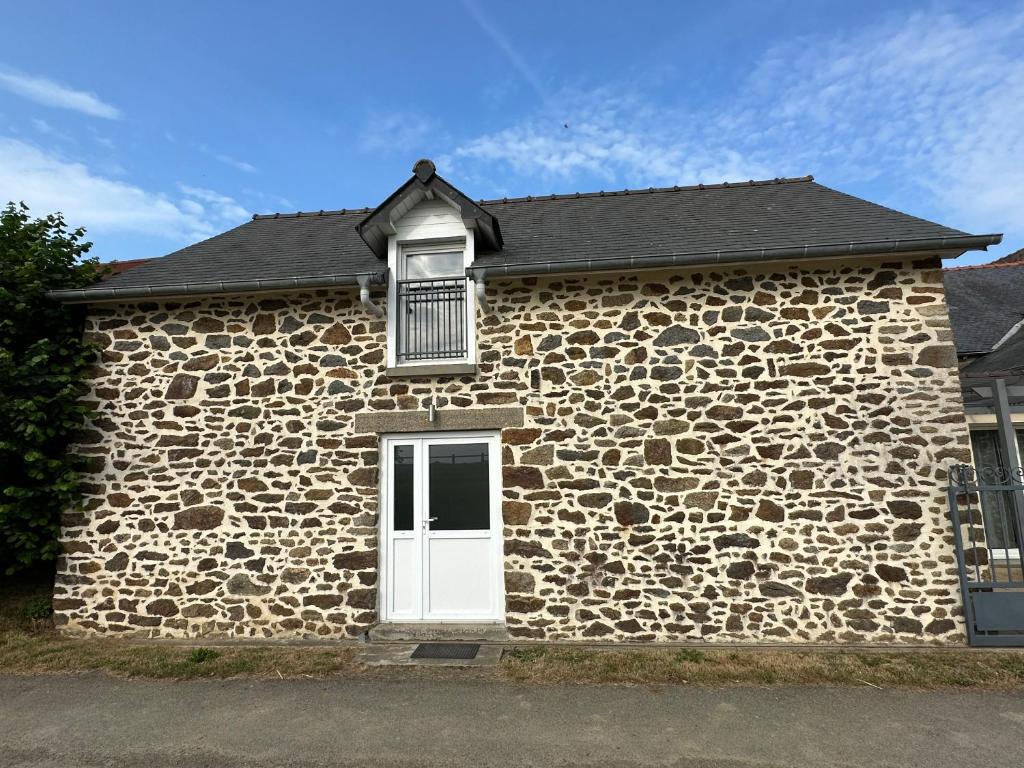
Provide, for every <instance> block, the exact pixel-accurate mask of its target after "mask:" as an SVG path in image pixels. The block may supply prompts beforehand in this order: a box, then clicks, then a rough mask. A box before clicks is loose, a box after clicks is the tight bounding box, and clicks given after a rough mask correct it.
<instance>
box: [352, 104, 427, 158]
mask: <svg viewBox="0 0 1024 768" xmlns="http://www.w3.org/2000/svg"><path fill="white" fill-rule="evenodd" d="M441 138H443V136H442V135H441V133H440V129H439V128H438V125H437V123H436V121H434V120H433V119H432V118H430V117H428V116H426V115H421V114H418V113H416V112H409V111H404V112H403V111H400V112H372V113H370V115H369V116H368V117H367V120H366V124H365V125H364V126H363V130H362V133H361V134H360V136H359V148H360V149H361V150H362V151H363V152H374V153H382V154H385V153H386V154H392V153H405V152H412V151H414V150H417V149H419V148H421V147H422V146H423V145H424V144H425V143H427V141H428V139H429V140H430V142H431V143H435V142H437V141H438V140H439V139H441Z"/></svg>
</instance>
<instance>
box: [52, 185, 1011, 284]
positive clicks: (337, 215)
mask: <svg viewBox="0 0 1024 768" xmlns="http://www.w3.org/2000/svg"><path fill="white" fill-rule="evenodd" d="M479 204H480V206H481V207H482V208H483V209H485V210H486V211H488V212H489V213H491V214H493V215H494V217H495V218H496V219H497V221H498V222H500V226H501V232H502V235H503V237H504V247H503V248H502V250H501V251H500V252H498V253H491V254H478V256H477V260H476V262H475V264H474V266H481V267H482V266H486V267H494V266H499V267H500V266H505V265H509V266H517V267H518V268H520V270H522V269H523V268H525V269H533V268H534V266H536V268H537V271H538V272H540V271H545V270H544V269H542V267H543V266H544V265H548V267H549V268H550V265H551V262H560V261H563V260H580V259H615V258H622V257H629V258H633V259H635V258H637V257H641V258H643V257H656V256H665V255H670V254H671V255H676V254H691V255H693V260H692V261H691V262H690V263H716V262H717V261H719V260H723V256H722V254H723V253H726V254H728V253H730V252H740V251H742V252H748V253H749V252H756V251H758V250H763V249H792V252H786V253H784V254H780V255H784V256H785V257H786V258H789V257H791V256H792V257H795V258H798V257H800V256H803V255H806V256H812V255H815V254H814V253H812V252H811V251H810V250H808V248H809V247H811V249H812V250H813V247H815V246H834V247H835V248H836V255H839V254H843V253H848V252H849V253H864V252H885V251H886V250H889V249H890V248H889V246H890V245H892V246H893V247H892V249H893V250H897V248H896V245H899V248H898V249H902V250H912V248H913V246H914V241H921V242H922V247H927V248H928V249H932V248H935V249H940V248H947V249H950V248H954V247H955V248H958V249H959V250H961V251H962V250H966V249H968V248H979V247H985V245H987V244H990V243H992V242H998V240H999V236H987V235H986V236H978V237H975V236H970V235H967V234H966V233H964V232H961V231H959V230H956V229H951V228H949V227H945V226H942V225H940V224H935V223H933V222H930V221H926V220H924V219H919V218H916V217H913V216H909V215H907V214H904V213H900V212H899V211H895V210H892V209H890V208H885V207H883V206H880V205H876V204H874V203H870V202H868V201H866V200H862V199H860V198H857V197H853V196H851V195H847V194H844V193H842V192H838V191H836V190H834V189H830V188H829V187H826V186H823V185H821V184H818V183H816V182H815V181H814V180H813V177H810V176H807V177H801V178H795V179H772V180H767V181H751V182H742V183H733V184H718V185H696V186H690V187H670V188H660V189H651V190H639V191H632V190H631V191H621V192H597V193H576V194H569V195H550V196H545V197H526V198H513V199H501V200H482V201H480V203H479ZM369 212H370V209H365V208H364V209H358V210H347V211H346V210H343V211H320V212H314V213H297V214H271V215H262V216H255V217H253V220H252V221H249V222H247V223H245V224H243V225H241V226H239V227H236V228H235V229H232V230H230V231H228V232H225V233H224V234H221V235H217V236H216V237H212V238H210V239H209V240H204V241H202V242H200V243H196V244H195V245H191V246H188V247H187V248H183V249H181V250H179V251H175V252H174V253H172V254H170V255H168V256H165V257H163V258H160V259H154V260H152V261H150V262H148V263H146V264H143V265H141V266H139V267H136V268H135V269H132V270H130V271H128V272H124V273H121V274H119V275H115V276H114V277H112V278H111V279H109V280H107V281H106V282H105V283H103V285H102V286H96V287H95V288H89V289H87V290H86V291H85V292H84V294H83V293H81V292H78V294H76V295H75V296H72V295H70V293H69V294H68V295H62V294H60V293H58V294H55V295H57V297H58V298H63V299H69V300H88V299H89V298H90V297H91V296H96V297H101V296H103V294H107V296H106V298H110V294H112V293H117V294H119V295H126V296H133V297H138V296H139V295H141V294H142V293H143V292H145V293H147V294H150V295H161V294H163V295H168V294H170V293H171V289H172V288H175V287H177V288H181V286H182V285H185V284H188V285H191V286H192V288H193V289H194V290H193V291H191V292H209V293H218V292H221V293H223V292H229V290H241V289H240V288H239V287H238V285H239V284H244V285H252V284H254V283H255V282H257V281H269V282H270V283H272V284H276V283H281V284H282V285H284V284H285V283H289V284H294V285H297V284H298V283H300V282H301V281H302V280H305V279H311V278H312V279H320V280H321V281H322V282H321V283H320V284H331V283H332V281H333V282H346V281H347V282H353V280H354V276H355V275H357V274H359V273H369V272H378V273H379V272H380V271H381V270H383V269H384V268H385V267H386V264H385V263H384V262H383V261H382V260H380V259H378V258H377V257H376V256H375V255H374V254H373V252H371V250H370V248H369V247H368V246H367V245H366V243H364V242H363V240H362V239H361V238H360V236H359V234H358V233H357V231H356V228H355V226H356V224H357V223H359V221H361V220H362V219H364V218H365V217H366V215H367V213H369ZM947 238H952V240H950V241H949V242H947V241H946V239H947ZM963 238H974V239H973V240H970V241H964V240H963ZM897 241H899V242H898V243H897ZM926 241H927V245H926V246H925V245H924V244H925V243H926ZM855 244H859V246H858V247H859V250H857V249H856V248H854V247H853V245H855ZM961 246H962V247H961ZM876 248H877V250H872V249H876ZM817 255H822V254H821V253H818V254H817ZM761 256H762V257H764V258H768V256H767V255H765V253H762V254H761ZM595 268H596V267H595ZM275 281H276V282H275ZM196 284H204V285H201V286H198V287H197V286H196ZM218 286H220V287H219V289H218ZM99 289H116V291H110V290H103V291H102V293H100V292H94V290H96V291H99Z"/></svg>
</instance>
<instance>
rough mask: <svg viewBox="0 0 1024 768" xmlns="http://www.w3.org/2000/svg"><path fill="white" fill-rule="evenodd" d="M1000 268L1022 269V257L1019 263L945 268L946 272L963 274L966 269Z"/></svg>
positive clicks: (1005, 262) (1009, 262)
mask: <svg viewBox="0 0 1024 768" xmlns="http://www.w3.org/2000/svg"><path fill="white" fill-rule="evenodd" d="M1001 267H1024V257H1022V258H1021V260H1020V261H1001V262H1000V261H990V262H989V263H988V264H964V265H963V266H962V267H946V268H945V271H946V272H963V271H965V270H968V269H999V268H1001Z"/></svg>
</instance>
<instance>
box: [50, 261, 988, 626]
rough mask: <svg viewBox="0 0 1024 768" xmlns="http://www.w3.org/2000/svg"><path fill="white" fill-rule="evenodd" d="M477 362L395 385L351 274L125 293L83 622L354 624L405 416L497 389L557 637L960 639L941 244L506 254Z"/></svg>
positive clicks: (521, 559)
mask: <svg viewBox="0 0 1024 768" xmlns="http://www.w3.org/2000/svg"><path fill="white" fill-rule="evenodd" d="M488 293H489V297H490V300H491V301H492V303H493V305H494V306H495V308H496V310H497V314H496V315H494V316H487V317H483V316H480V317H478V318H477V322H478V324H479V325H478V327H479V354H480V366H479V368H480V371H479V374H478V375H477V376H475V377H473V376H466V377H448V378H444V377H441V378H435V379H423V380H408V379H397V378H395V379H392V378H387V377H386V376H385V373H384V369H385V343H386V334H385V323H384V322H383V321H377V320H374V319H372V318H370V317H369V315H368V314H367V313H366V311H365V310H364V309H363V308H362V307H361V306H360V304H359V301H358V296H357V292H356V291H355V290H346V289H339V290H332V291H306V292H294V293H283V294H279V295H263V296H232V297H214V298H205V299H201V300H188V301H166V302H161V303H158V304H157V303H142V304H120V305H111V304H98V305H94V306H93V307H92V309H91V313H90V317H89V321H88V337H89V338H90V339H91V340H93V341H95V342H96V343H97V344H98V345H100V346H101V347H102V353H101V356H100V358H99V360H98V362H97V364H96V367H95V371H94V373H93V377H92V382H91V392H90V394H89V396H88V402H89V404H90V405H91V406H92V407H93V408H94V410H95V414H96V418H95V422H94V424H93V425H92V426H91V428H90V429H89V430H88V431H87V432H86V434H85V436H84V438H83V441H82V445H81V448H80V450H81V451H82V452H84V453H85V454H87V455H88V456H89V458H90V462H91V474H90V476H89V478H88V481H89V482H88V487H87V496H86V498H85V503H84V506H83V508H82V509H80V510H76V511H72V512H69V513H68V514H67V515H66V517H65V519H64V526H63V534H62V538H63V549H64V554H63V556H62V558H61V560H60V564H59V575H58V580H57V594H56V600H55V607H56V612H57V620H58V622H59V623H60V625H61V626H62V628H63V629H64V630H65V631H67V632H70V633H77V634H118V635H136V636H144V637H196V636H211V637H239V638H242V637H246V638H287V637H323V638H331V637H337V638H351V637H353V636H356V635H358V634H360V633H361V632H363V631H364V630H366V629H367V628H369V627H370V626H372V625H373V624H374V623H375V622H376V620H377V613H376V605H377V581H378V575H377V551H376V542H377V526H378V518H377V494H378V487H377V483H378V466H377V465H378V437H377V435H375V434H359V433H356V432H355V430H354V426H353V425H354V417H355V414H357V413H364V414H365V413H372V412H380V411H398V410H420V409H423V408H424V407H425V404H426V403H427V402H428V401H429V399H430V398H433V399H434V402H435V403H436V405H437V406H438V407H439V408H441V409H442V411H444V410H449V411H450V410H452V409H470V408H485V407H489V406H495V405H500V406H503V407H510V406H518V407H522V408H523V409H524V410H525V421H524V424H523V426H522V427H520V428H513V429H506V430H504V431H503V433H502V442H503V456H502V461H503V474H504V482H503V486H504V487H503V497H504V502H503V513H504V521H505V528H504V541H505V566H504V567H505V574H506V590H507V623H508V628H509V631H510V633H511V634H512V635H513V636H514V637H519V638H534V639H546V640H580V641H582V640H613V641H670V640H671V641H695V640H702V641H708V642H715V643H729V642H789V643H801V642H804V643H807V642H836V643H852V642H877V643H906V642H913V643H919V642H923V641H932V642H941V643H961V642H963V623H962V618H961V615H960V613H961V601H960V596H959V593H958V586H957V578H956V566H955V560H954V551H953V546H952V529H951V527H950V524H949V522H948V518H947V513H946V509H945V503H944V494H943V492H942V490H941V488H942V486H943V484H944V479H945V467H946V466H948V465H949V464H950V463H952V462H954V461H967V460H969V440H968V433H967V428H966V425H965V423H964V419H963V416H962V410H961V404H960V399H959V398H960V394H959V386H958V383H957V378H956V367H955V366H956V356H955V354H954V350H953V347H952V346H951V343H952V342H951V334H950V329H949V321H948V316H947V310H946V306H945V303H944V298H943V288H942V277H941V272H940V267H939V262H938V260H937V259H926V260H923V261H920V262H913V261H909V260H908V261H905V262H903V261H898V262H883V261H877V260H876V261H860V262H851V263H837V262H833V263H824V262H822V263H819V264H815V265H807V264H804V265H799V266H798V265H790V266H784V267H783V266H773V265H765V266H760V267H756V268H748V269H746V270H743V269H732V270H721V269H716V270H710V269H709V270H694V271H691V272H686V273H669V272H646V273H634V274H621V275H614V274H591V275H579V276H566V277H545V278H525V279H515V280H513V279H508V280H506V281H494V282H492V283H491V284H489V286H488Z"/></svg>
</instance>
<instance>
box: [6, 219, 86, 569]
mask: <svg viewBox="0 0 1024 768" xmlns="http://www.w3.org/2000/svg"><path fill="white" fill-rule="evenodd" d="M84 234H85V231H84V230H82V229H76V230H73V231H69V230H68V229H67V227H66V226H65V224H64V219H63V217H61V215H60V214H56V215H51V216H46V217H44V218H41V219H32V218H31V217H30V216H29V213H28V208H26V207H25V205H24V204H21V205H15V204H13V203H11V204H9V205H8V206H7V207H6V208H4V209H3V211H2V212H0V573H3V572H7V573H8V574H10V573H13V572H15V571H17V570H21V569H23V568H26V567H28V566H30V565H34V564H36V563H39V562H42V561H47V560H53V559H55V558H56V556H57V551H58V544H57V536H58V533H59V531H60V517H61V513H62V512H64V511H67V510H69V509H73V508H74V507H75V506H76V504H77V503H78V498H79V476H78V469H79V460H78V459H77V458H76V457H75V456H74V455H73V454H72V453H71V452H70V451H69V445H70V443H71V442H72V441H73V440H74V438H75V436H76V434H77V433H78V432H79V430H80V429H81V428H82V426H83V423H84V420H85V418H86V417H87V409H86V408H85V406H83V405H82V404H80V403H79V395H80V393H81V391H82V381H83V377H84V375H85V372H86V370H87V369H88V368H89V366H90V365H91V364H92V362H93V360H94V351H93V350H92V348H91V347H90V346H89V344H87V343H86V342H85V341H84V340H83V338H82V318H83V313H82V310H81V308H79V307H75V306H67V305H61V304H59V303H57V302H56V301H54V300H52V299H49V298H47V296H46V292H47V291H50V290H54V289H59V288H80V287H82V286H85V285H89V284H90V283H93V282H95V281H96V280H97V279H98V277H99V275H100V269H101V268H100V266H99V263H98V262H97V261H96V259H94V258H85V253H86V252H87V251H88V250H89V248H90V246H91V243H88V242H85V241H83V240H82V238H83V236H84Z"/></svg>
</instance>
